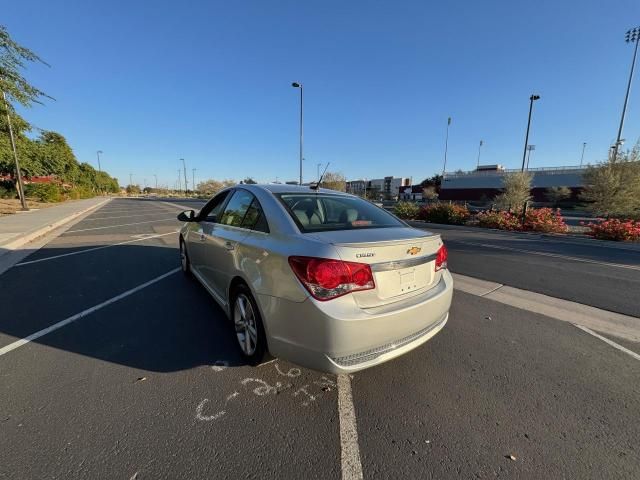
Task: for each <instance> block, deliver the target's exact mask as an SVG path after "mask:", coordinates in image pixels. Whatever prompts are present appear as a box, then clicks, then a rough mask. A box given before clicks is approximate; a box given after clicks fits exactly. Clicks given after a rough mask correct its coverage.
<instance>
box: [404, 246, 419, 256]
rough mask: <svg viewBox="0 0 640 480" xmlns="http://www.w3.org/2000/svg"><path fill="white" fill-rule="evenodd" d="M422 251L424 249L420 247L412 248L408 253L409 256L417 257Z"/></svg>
mask: <svg viewBox="0 0 640 480" xmlns="http://www.w3.org/2000/svg"><path fill="white" fill-rule="evenodd" d="M421 251H422V249H421V248H420V247H411V248H410V249H409V250H407V253H408V254H409V255H417V254H418V253H420V252H421Z"/></svg>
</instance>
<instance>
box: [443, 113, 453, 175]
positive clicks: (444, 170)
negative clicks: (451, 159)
mask: <svg viewBox="0 0 640 480" xmlns="http://www.w3.org/2000/svg"><path fill="white" fill-rule="evenodd" d="M449 125H451V117H449V118H447V136H446V137H445V139H444V165H443V166H442V176H443V177H444V172H446V170H447V151H448V150H449Z"/></svg>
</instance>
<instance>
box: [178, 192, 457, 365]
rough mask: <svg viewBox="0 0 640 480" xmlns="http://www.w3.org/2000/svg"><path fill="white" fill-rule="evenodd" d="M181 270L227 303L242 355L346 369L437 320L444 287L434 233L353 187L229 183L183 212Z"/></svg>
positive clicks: (441, 318) (446, 292)
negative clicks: (200, 204) (347, 190)
mask: <svg viewBox="0 0 640 480" xmlns="http://www.w3.org/2000/svg"><path fill="white" fill-rule="evenodd" d="M178 219H180V220H182V221H184V222H185V224H184V226H183V227H182V229H181V231H180V256H181V264H182V269H183V271H184V272H185V273H191V274H193V276H195V278H196V279H197V280H198V281H199V282H200V283H201V284H202V285H203V286H204V288H205V289H206V290H207V291H208V292H209V293H210V294H211V296H213V298H214V299H215V300H216V301H217V302H218V303H219V304H220V306H221V307H222V308H223V309H224V310H225V312H226V313H227V315H228V316H229V318H230V319H231V320H232V321H233V324H234V326H235V336H236V339H237V342H238V346H239V347H240V350H241V352H242V354H243V355H244V356H245V357H246V359H247V360H248V362H250V363H252V364H257V363H259V362H260V361H261V359H262V358H263V357H264V355H265V354H266V353H267V352H269V353H271V354H272V355H274V356H276V357H279V358H283V359H286V360H289V361H292V362H294V363H297V364H300V365H303V366H306V367H310V368H314V369H317V370H322V371H327V372H333V373H341V372H354V371H357V370H361V369H364V368H368V367H371V366H373V365H377V364H379V363H382V362H385V361H387V360H390V359H392V358H395V357H397V356H399V355H402V354H404V353H406V352H408V351H410V350H412V349H414V348H416V347H418V346H419V345H421V344H423V343H424V342H426V341H427V340H429V339H430V338H431V337H433V336H434V335H435V334H436V333H438V332H439V331H440V330H441V329H442V327H443V326H444V325H445V323H446V322H447V319H448V315H449V307H450V305H451V298H452V292H453V280H452V278H451V275H450V273H449V271H448V270H447V250H446V248H445V246H444V245H443V243H442V240H441V238H440V236H439V235H435V234H433V233H429V232H427V231H425V230H418V229H415V228H412V227H410V226H409V225H407V224H406V223H405V222H403V221H402V220H399V219H398V218H396V217H395V216H394V215H392V214H390V213H388V212H386V211H385V210H384V209H382V208H379V207H377V206H375V205H373V204H372V203H369V202H367V201H365V200H363V199H361V198H359V197H355V196H353V195H348V194H345V193H340V192H335V191H332V190H325V189H313V188H311V187H299V186H290V185H275V184H274V185H238V186H236V187H233V188H228V189H226V190H223V191H221V192H220V193H218V194H217V195H216V196H215V197H213V198H212V199H211V200H210V201H209V202H208V203H207V204H206V205H205V206H204V207H203V208H202V209H201V210H200V211H199V212H197V213H196V212H194V211H193V210H188V211H186V212H182V213H181V214H180V215H179V216H178Z"/></svg>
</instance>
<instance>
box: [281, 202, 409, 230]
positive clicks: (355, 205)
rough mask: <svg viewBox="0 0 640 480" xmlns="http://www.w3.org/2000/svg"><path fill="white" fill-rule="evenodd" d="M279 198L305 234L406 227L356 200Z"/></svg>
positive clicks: (376, 209)
mask: <svg viewBox="0 0 640 480" xmlns="http://www.w3.org/2000/svg"><path fill="white" fill-rule="evenodd" d="M277 196H278V197H279V198H280V200H281V201H282V203H283V204H284V205H285V207H286V209H287V210H288V212H289V214H290V215H291V217H292V218H293V220H294V221H295V222H296V223H297V224H298V227H299V228H300V231H301V232H304V233H307V232H324V231H328V230H353V229H365V228H389V227H403V226H405V225H404V223H402V222H401V221H400V220H398V219H397V218H396V217H394V216H393V215H391V214H390V213H387V212H385V211H384V210H383V209H381V208H378V207H376V206H375V205H373V204H371V203H369V202H367V201H365V200H362V199H360V198H357V197H346V196H341V195H330V194H323V193H308V194H307V193H282V194H279V195H277Z"/></svg>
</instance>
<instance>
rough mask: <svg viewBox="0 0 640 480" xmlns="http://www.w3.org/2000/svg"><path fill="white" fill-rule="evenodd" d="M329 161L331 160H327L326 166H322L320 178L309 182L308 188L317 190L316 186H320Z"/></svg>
mask: <svg viewBox="0 0 640 480" xmlns="http://www.w3.org/2000/svg"><path fill="white" fill-rule="evenodd" d="M330 163H331V162H327V166H326V167H324V171H323V172H322V175H320V178H319V179H318V181H317V182H315V183H311V184H310V185H309V188H310V189H311V190H316V191H317V190H318V188H320V184H321V183H322V179H323V178H324V174H325V173H327V168H329V164H330Z"/></svg>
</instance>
